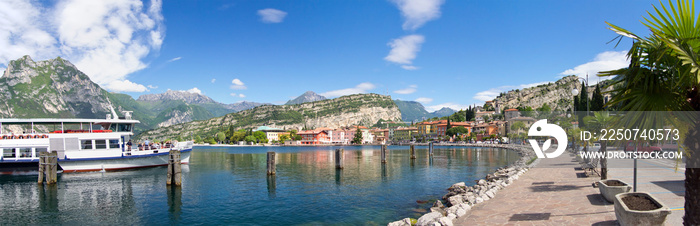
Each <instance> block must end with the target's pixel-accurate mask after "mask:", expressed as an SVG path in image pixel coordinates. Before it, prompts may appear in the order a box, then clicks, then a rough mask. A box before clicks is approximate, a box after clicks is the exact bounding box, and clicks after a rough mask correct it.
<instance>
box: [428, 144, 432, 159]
mask: <svg viewBox="0 0 700 226" xmlns="http://www.w3.org/2000/svg"><path fill="white" fill-rule="evenodd" d="M428 153H430V156H433V142H430V143H428Z"/></svg>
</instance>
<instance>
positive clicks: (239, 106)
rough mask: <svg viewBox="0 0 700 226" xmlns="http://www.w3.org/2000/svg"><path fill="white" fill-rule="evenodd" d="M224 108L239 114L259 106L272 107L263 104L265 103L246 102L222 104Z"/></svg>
mask: <svg viewBox="0 0 700 226" xmlns="http://www.w3.org/2000/svg"><path fill="white" fill-rule="evenodd" d="M222 105H223V106H224V108H226V109H229V110H232V111H233V112H239V111H243V110H248V109H251V108H254V107H257V106H261V105H272V104H265V103H258V102H248V101H242V102H238V103H234V104H222Z"/></svg>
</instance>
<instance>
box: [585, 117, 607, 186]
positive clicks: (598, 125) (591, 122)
mask: <svg viewBox="0 0 700 226" xmlns="http://www.w3.org/2000/svg"><path fill="white" fill-rule="evenodd" d="M583 119H584V120H586V122H587V123H588V124H587V125H588V131H600V130H601V129H608V128H609V127H610V125H611V124H612V121H613V117H612V116H610V114H609V113H608V112H600V111H596V112H594V114H593V116H586V117H584V118H583ZM599 142H600V150H599V152H602V153H603V156H606V155H607V151H606V149H607V147H608V142H607V141H605V140H601V141H599ZM600 179H601V180H607V179H608V159H607V158H601V159H600Z"/></svg>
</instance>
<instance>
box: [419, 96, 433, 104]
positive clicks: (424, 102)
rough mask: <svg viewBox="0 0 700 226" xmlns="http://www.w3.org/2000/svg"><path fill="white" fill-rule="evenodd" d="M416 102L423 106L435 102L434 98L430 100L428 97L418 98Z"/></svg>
mask: <svg viewBox="0 0 700 226" xmlns="http://www.w3.org/2000/svg"><path fill="white" fill-rule="evenodd" d="M415 101H416V102H420V103H421V104H429V103H430V102H433V98H428V97H418V98H416V99H415Z"/></svg>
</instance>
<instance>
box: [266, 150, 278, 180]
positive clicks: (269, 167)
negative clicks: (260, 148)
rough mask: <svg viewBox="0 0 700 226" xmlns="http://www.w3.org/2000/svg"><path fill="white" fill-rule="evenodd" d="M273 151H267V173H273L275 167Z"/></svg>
mask: <svg viewBox="0 0 700 226" xmlns="http://www.w3.org/2000/svg"><path fill="white" fill-rule="evenodd" d="M275 157H276V155H275V152H274V151H268V152H267V175H275V173H276V171H277V169H276V167H275Z"/></svg>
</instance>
